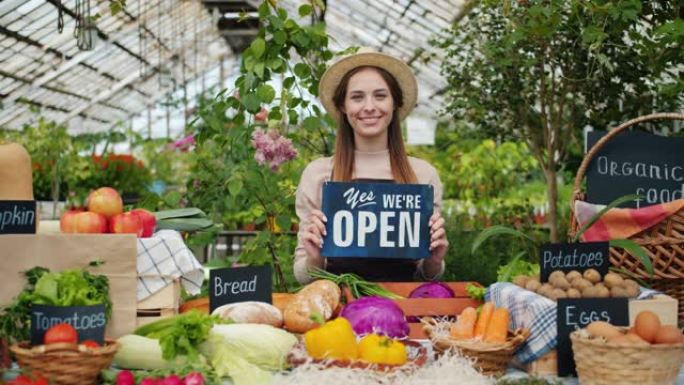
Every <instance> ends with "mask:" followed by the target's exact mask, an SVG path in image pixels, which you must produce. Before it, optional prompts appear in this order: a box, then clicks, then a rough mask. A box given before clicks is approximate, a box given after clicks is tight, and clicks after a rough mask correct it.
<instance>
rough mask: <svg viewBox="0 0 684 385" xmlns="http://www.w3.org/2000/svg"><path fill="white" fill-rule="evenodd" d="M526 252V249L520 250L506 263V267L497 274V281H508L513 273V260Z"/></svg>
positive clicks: (516, 259)
mask: <svg viewBox="0 0 684 385" xmlns="http://www.w3.org/2000/svg"><path fill="white" fill-rule="evenodd" d="M525 254H527V252H526V251H521V252H520V253H518V254H517V255H516V256H515V257H513V259H511V260H510V262H508V263H507V264H506V268H505V269H504V270H503V271H502V272H501V274H499V275H498V276H497V281H499V282H510V281H511V279H512V277H511V276H512V275H513V269H514V268H515V262H516V261H518V260H519V259H520V258H522V257H524V256H525Z"/></svg>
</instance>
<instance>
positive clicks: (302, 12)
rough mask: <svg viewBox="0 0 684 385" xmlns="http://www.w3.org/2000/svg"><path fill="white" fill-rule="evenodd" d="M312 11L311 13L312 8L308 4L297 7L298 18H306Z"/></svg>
mask: <svg viewBox="0 0 684 385" xmlns="http://www.w3.org/2000/svg"><path fill="white" fill-rule="evenodd" d="M312 11H313V7H311V5H309V4H302V5H301V6H300V7H299V16H301V17H304V16H307V15H310V14H311V12H312Z"/></svg>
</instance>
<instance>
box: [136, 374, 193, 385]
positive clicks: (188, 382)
mask: <svg viewBox="0 0 684 385" xmlns="http://www.w3.org/2000/svg"><path fill="white" fill-rule="evenodd" d="M141 385H142V384H141ZM183 385H204V377H203V376H202V373H198V372H192V373H190V374H188V375H187V376H185V378H183Z"/></svg>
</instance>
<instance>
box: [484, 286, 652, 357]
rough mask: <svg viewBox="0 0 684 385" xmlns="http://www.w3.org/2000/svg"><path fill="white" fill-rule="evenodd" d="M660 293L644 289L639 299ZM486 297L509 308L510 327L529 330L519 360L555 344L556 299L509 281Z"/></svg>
mask: <svg viewBox="0 0 684 385" xmlns="http://www.w3.org/2000/svg"><path fill="white" fill-rule="evenodd" d="M658 293H659V292H657V291H655V290H650V289H644V288H641V292H640V293H639V297H638V298H639V299H648V298H651V297H653V296H654V295H656V294H658ZM485 300H486V301H492V302H493V303H494V306H495V307H503V308H506V309H508V312H509V313H510V315H511V316H510V327H509V328H510V329H511V330H515V329H517V328H526V329H528V330H529V331H530V336H529V338H528V339H527V341H526V342H525V343H524V344H522V345H521V346H520V348H518V350H517V352H516V353H515V359H516V361H518V362H519V363H521V364H528V363H530V362H532V361H535V360H537V359H539V358H540V357H542V356H543V355H544V354H546V353H548V352H549V351H550V350H551V349H554V348H555V347H556V344H557V343H558V340H557V337H558V331H557V329H556V301H552V300H550V299H548V298H546V297H543V296H541V295H539V294H536V293H534V292H531V291H529V290H525V289H523V288H521V287H519V286H516V285H514V284H512V283H509V282H497V283H494V284H492V285H490V286H489V287H488V288H487V291H486V292H485Z"/></svg>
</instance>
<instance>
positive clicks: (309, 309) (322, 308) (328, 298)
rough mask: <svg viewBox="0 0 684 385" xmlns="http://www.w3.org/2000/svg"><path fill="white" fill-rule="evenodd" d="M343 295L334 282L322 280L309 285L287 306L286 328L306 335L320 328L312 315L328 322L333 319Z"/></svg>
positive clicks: (285, 311)
mask: <svg viewBox="0 0 684 385" xmlns="http://www.w3.org/2000/svg"><path fill="white" fill-rule="evenodd" d="M341 295H342V292H341V291H340V288H339V287H338V286H337V284H335V283H334V282H332V281H328V280H325V279H321V280H318V281H315V282H312V283H310V284H308V285H307V286H305V287H304V288H303V289H302V290H300V291H299V292H298V293H297V294H296V295H295V297H294V299H293V300H292V301H291V302H290V303H289V304H287V306H285V310H284V311H283V318H284V320H285V327H286V328H287V329H288V330H290V331H292V332H295V333H305V332H307V331H309V330H311V329H313V328H315V327H316V326H318V324H317V323H316V322H315V321H313V320H312V319H311V316H312V315H315V314H317V315H320V317H321V318H323V320H326V321H327V320H329V319H331V318H332V317H333V315H334V311H335V309H337V307H338V306H339V304H340V296H341Z"/></svg>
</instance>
